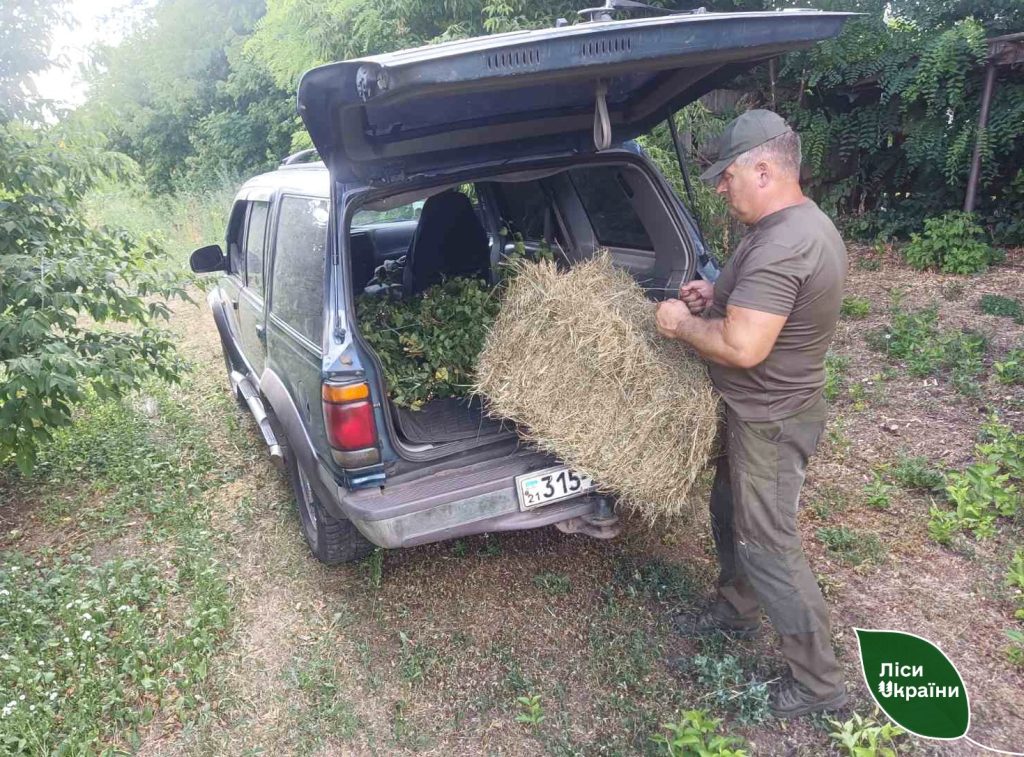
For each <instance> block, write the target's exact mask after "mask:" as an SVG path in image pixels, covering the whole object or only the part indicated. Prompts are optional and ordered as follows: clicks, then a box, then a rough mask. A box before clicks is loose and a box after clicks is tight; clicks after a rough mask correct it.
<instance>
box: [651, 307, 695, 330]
mask: <svg viewBox="0 0 1024 757" xmlns="http://www.w3.org/2000/svg"><path fill="white" fill-rule="evenodd" d="M692 320H693V315H692V314H691V313H690V308H689V307H688V306H687V305H686V303H684V302H681V301H680V300H665V301H664V302H660V303H658V311H657V313H656V314H655V321H656V322H657V324H658V333H659V334H661V335H662V336H666V337H668V338H669V339H677V338H679V333H680V330H681V329H682V330H685V328H686V324H687V322H688V321H692Z"/></svg>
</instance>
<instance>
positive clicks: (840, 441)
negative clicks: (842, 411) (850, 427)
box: [825, 415, 853, 459]
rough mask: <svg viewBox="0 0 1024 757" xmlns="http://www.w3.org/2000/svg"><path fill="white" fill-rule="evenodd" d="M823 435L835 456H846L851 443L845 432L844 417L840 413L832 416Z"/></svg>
mask: <svg viewBox="0 0 1024 757" xmlns="http://www.w3.org/2000/svg"><path fill="white" fill-rule="evenodd" d="M825 437H826V438H827V439H828V443H829V446H830V447H831V448H832V452H833V454H834V455H835V456H836V457H837V458H839V459H842V458H844V457H846V454H847V453H848V452H849V451H850V447H851V446H852V444H853V443H852V442H851V441H850V437H849V436H847V434H846V419H845V418H843V417H842V416H841V415H837V416H836V417H835V418H833V419H832V420H831V421H830V422H829V423H828V425H827V426H826V428H825Z"/></svg>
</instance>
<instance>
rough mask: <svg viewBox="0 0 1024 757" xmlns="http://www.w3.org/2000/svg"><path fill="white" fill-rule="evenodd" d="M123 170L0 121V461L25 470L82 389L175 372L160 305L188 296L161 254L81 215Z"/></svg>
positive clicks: (49, 135)
mask: <svg viewBox="0 0 1024 757" xmlns="http://www.w3.org/2000/svg"><path fill="white" fill-rule="evenodd" d="M122 168H123V162H122V161H120V160H119V159H117V157H116V156H112V155H109V154H105V153H103V152H101V151H98V150H95V149H92V148H90V147H88V146H80V145H75V144H74V143H73V142H72V141H71V140H70V139H68V138H66V136H64V135H62V134H60V133H59V131H57V130H43V129H41V128H40V129H35V130H31V129H29V128H28V127H26V126H24V125H22V124H18V123H13V122H12V123H8V124H0V465H3V464H4V463H5V462H7V461H9V460H10V459H12V458H13V459H14V460H15V461H16V462H17V464H18V466H19V467H20V468H21V469H22V470H25V471H27V470H28V469H29V468H31V467H32V465H33V462H34V460H35V455H36V449H37V447H38V445H39V443H40V442H42V441H44V440H46V439H49V438H50V434H51V430H52V429H53V428H55V427H59V426H66V425H67V424H68V423H70V421H71V413H72V409H73V408H74V407H75V406H76V405H78V404H80V403H81V402H82V401H83V400H84V399H85V398H86V397H87V396H88V395H89V394H90V393H92V392H95V393H96V394H97V395H100V396H101V397H107V396H113V395H117V394H121V393H123V392H125V391H126V390H128V389H132V388H135V387H137V386H139V385H140V384H141V382H142V381H143V380H144V379H145V378H146V377H147V376H148V375H150V374H153V373H155V374H157V375H159V376H161V377H163V378H166V379H175V378H177V376H178V374H179V372H180V369H181V367H182V364H181V362H180V361H179V360H178V358H177V357H176V353H175V351H174V346H173V342H172V340H171V339H170V337H169V336H168V335H167V334H166V333H165V332H163V331H161V330H160V329H158V328H156V324H157V323H158V322H159V321H160V320H161V319H164V318H166V317H167V316H168V315H169V312H170V311H169V310H168V307H167V305H166V299H167V298H169V297H174V296H181V297H184V289H183V287H182V282H181V281H179V280H178V278H177V277H176V275H174V274H171V273H169V272H168V271H166V270H165V263H164V258H165V253H164V251H163V250H162V249H161V248H160V247H159V246H158V245H156V244H155V243H153V242H152V241H150V240H141V241H140V240H138V239H136V238H134V237H133V236H131V235H130V234H128V233H127V232H124V231H122V230H118V229H111V228H106V227H95V226H93V225H91V224H90V223H89V222H88V221H87V220H86V218H85V216H84V213H83V212H82V200H83V197H84V195H85V193H86V192H88V191H89V190H90V188H91V187H92V186H93V185H94V184H95V182H96V181H97V180H99V179H100V178H101V177H104V176H111V175H114V176H116V175H118V173H119V172H120V171H121V169H122ZM126 327H127V328H126Z"/></svg>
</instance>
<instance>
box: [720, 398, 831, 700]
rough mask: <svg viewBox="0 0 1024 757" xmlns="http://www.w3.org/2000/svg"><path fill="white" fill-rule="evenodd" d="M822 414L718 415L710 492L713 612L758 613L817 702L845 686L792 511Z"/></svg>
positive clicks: (750, 617) (739, 619)
mask: <svg viewBox="0 0 1024 757" xmlns="http://www.w3.org/2000/svg"><path fill="white" fill-rule="evenodd" d="M826 415H827V407H826V404H825V400H824V398H823V397H819V399H818V400H817V401H816V402H815V403H814V404H813V405H812V406H811V407H809V408H808V409H806V410H803V411H801V412H799V413H798V414H796V415H794V416H791V417H789V418H786V419H784V420H780V421H764V422H751V421H744V420H740V419H739V418H737V417H736V415H735V413H734V412H733V411H732V410H731V409H730V410H727V412H726V419H725V434H724V442H725V443H724V447H725V449H724V452H722V453H720V455H719V457H718V461H717V468H716V471H715V482H714V485H713V487H712V490H711V526H712V532H713V535H714V538H715V545H716V546H717V548H718V562H719V568H720V570H721V573H720V576H719V580H718V600H717V602H716V603H715V605H714V609H713V612H714V614H715V615H716V616H717V617H719V619H721V620H723V621H725V622H726V623H729V622H733V623H738V624H747V625H749V624H751V623H753V622H755V621H757V620H759V619H760V615H761V613H760V608H764V610H765V611H766V612H767V613H768V617H769V618H771V621H772V625H774V626H775V630H776V631H777V632H778V633H779V636H780V637H781V638H782V654H783V656H784V657H785V658H786V661H787V663H788V664H789V667H790V670H791V671H792V674H793V678H795V679H796V680H797V681H799V682H800V683H802V684H804V685H805V686H806V687H807V688H808V689H810V690H811V692H813V693H814V694H815V695H817V696H820V697H826V696H832V695H834V694H835V693H836V692H837V691H838V690H840V689H841V688H843V687H844V686H845V683H844V681H843V674H842V668H840V666H839V663H838V661H837V660H836V656H835V653H834V652H833V651H832V644H831V633H830V628H829V619H828V609H827V608H826V607H825V599H824V597H822V595H821V590H820V589H819V588H818V583H817V581H816V580H815V578H814V574H813V573H812V572H811V569H810V566H809V565H808V564H807V558H806V557H805V556H804V552H803V547H802V546H801V543H800V533H799V531H797V525H796V513H797V503H798V501H799V498H800V489H801V487H802V486H803V483H804V475H805V473H806V470H807V460H808V458H810V456H811V454H812V453H813V452H814V449H815V447H817V445H818V441H819V439H820V438H821V435H822V432H823V431H824V429H825V419H826Z"/></svg>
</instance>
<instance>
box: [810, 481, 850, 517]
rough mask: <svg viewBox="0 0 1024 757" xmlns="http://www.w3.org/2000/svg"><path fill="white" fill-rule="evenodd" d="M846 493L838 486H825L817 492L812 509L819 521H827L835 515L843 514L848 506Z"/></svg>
mask: <svg viewBox="0 0 1024 757" xmlns="http://www.w3.org/2000/svg"><path fill="white" fill-rule="evenodd" d="M848 504H849V503H848V502H847V498H846V493H845V492H843V490H842V489H840V488H839V487H837V486H823V487H822V488H821V489H820V490H819V491H817V492H816V496H815V498H814V501H813V504H812V505H811V508H812V510H813V512H814V515H815V517H816V518H818V519H819V520H826V519H828V518H829V517H831V516H832V515H833V514H835V513H838V512H842V511H843V510H845V509H846V507H847V505H848Z"/></svg>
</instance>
